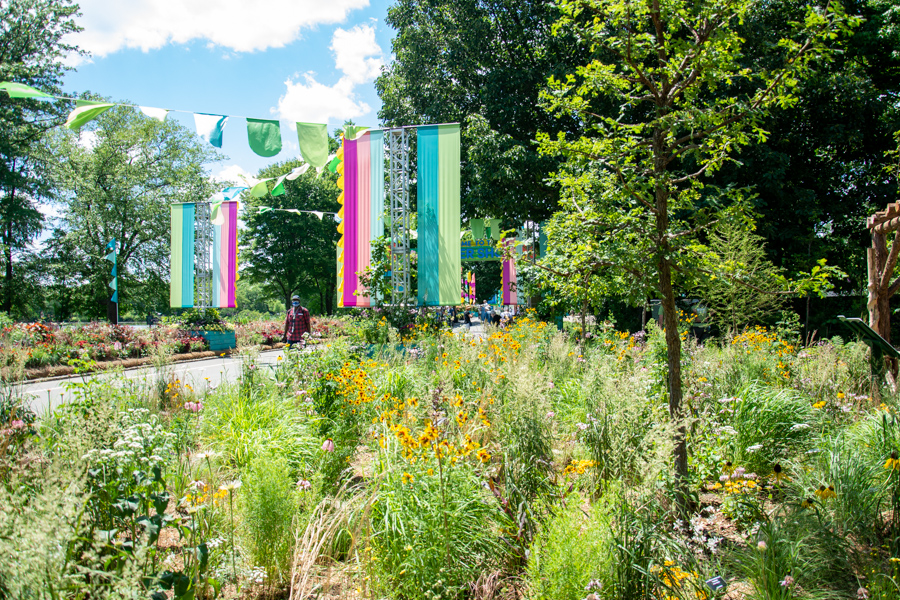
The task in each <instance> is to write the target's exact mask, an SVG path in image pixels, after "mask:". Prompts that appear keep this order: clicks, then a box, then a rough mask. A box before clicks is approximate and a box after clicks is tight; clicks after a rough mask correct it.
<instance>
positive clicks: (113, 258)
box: [103, 250, 116, 263]
mask: <svg viewBox="0 0 900 600" xmlns="http://www.w3.org/2000/svg"><path fill="white" fill-rule="evenodd" d="M103 258H105V259H106V260H108V261H109V262H113V263H114V262H116V251H115V250H113V251H112V252H110V253H109V254H107V255H106V256H104V257H103Z"/></svg>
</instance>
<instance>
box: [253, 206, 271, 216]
mask: <svg viewBox="0 0 900 600" xmlns="http://www.w3.org/2000/svg"><path fill="white" fill-rule="evenodd" d="M273 210H275V209H274V208H272V207H271V206H260V207H259V212H258V213H256V214H258V215H261V214H264V213H267V212H270V211H273Z"/></svg>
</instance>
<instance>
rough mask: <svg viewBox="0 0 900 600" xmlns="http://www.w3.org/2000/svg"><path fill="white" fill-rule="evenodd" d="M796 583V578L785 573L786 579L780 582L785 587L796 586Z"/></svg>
mask: <svg viewBox="0 0 900 600" xmlns="http://www.w3.org/2000/svg"><path fill="white" fill-rule="evenodd" d="M794 583H796V582H795V581H794V578H793V577H791V576H790V575H785V576H784V579H782V580H781V581H780V582H779V584H780V585H781V587H784V588H791V587H794Z"/></svg>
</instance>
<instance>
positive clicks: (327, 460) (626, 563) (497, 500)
mask: <svg viewBox="0 0 900 600" xmlns="http://www.w3.org/2000/svg"><path fill="white" fill-rule="evenodd" d="M377 323H378V324H379V325H378V327H380V328H382V329H384V328H385V327H387V329H385V331H387V332H388V340H387V341H388V342H389V343H384V344H378V345H373V344H366V343H365V338H366V336H367V335H368V333H367V332H369V330H370V329H371V328H370V327H367V326H359V323H358V322H357V327H356V329H354V328H353V327H349V326H348V330H349V331H355V334H354V335H350V336H345V337H340V338H331V339H329V340H327V341H326V342H325V343H323V344H321V345H319V346H317V347H315V349H313V350H310V349H306V350H300V349H296V348H295V349H289V350H287V351H286V352H285V353H284V355H283V358H282V359H281V360H279V361H277V364H276V365H275V366H274V367H271V368H269V367H265V368H263V367H259V366H258V365H257V362H256V356H257V354H256V352H257V351H256V350H255V349H254V348H253V347H245V348H243V349H242V351H241V356H242V360H243V365H244V367H243V374H242V375H241V377H240V379H239V380H238V381H236V382H234V383H231V384H223V385H221V386H219V387H218V388H216V389H206V390H202V391H198V390H194V389H193V388H192V387H191V386H190V385H189V384H186V383H182V382H181V381H178V380H168V382H167V384H166V385H165V386H158V387H156V388H152V389H147V388H141V387H137V385H136V384H135V385H134V386H133V387H130V385H131V384H128V383H126V384H122V385H115V384H111V383H90V382H88V383H86V384H82V385H80V386H79V387H78V388H77V389H76V390H75V396H76V398H75V400H73V401H72V402H69V403H67V404H64V405H63V406H61V407H60V408H58V409H57V410H56V411H55V412H54V413H53V414H47V415H41V416H40V417H38V416H36V415H34V414H32V413H30V412H28V411H27V410H25V409H24V408H23V407H22V406H21V404H20V403H18V402H17V397H16V394H15V391H14V389H13V388H8V389H7V391H6V392H5V396H4V399H3V405H2V406H3V412H2V414H0V422H2V424H3V425H2V432H0V453H2V454H0V457H2V461H0V475H2V481H3V485H2V486H0V506H2V507H3V510H2V511H0V532H2V535H0V590H2V594H3V596H4V597H11V598H25V597H30V598H51V597H71V598H88V597H91V598H93V597H102V598H119V597H122V598H125V597H127V598H160V599H161V598H179V599H180V598H216V597H221V598H262V597H282V598H396V599H412V598H428V599H433V600H437V599H463V598H478V599H487V598H498V599H499V598H504V599H505V598H510V599H511V598H533V599H553V600H557V599H569V598H571V599H573V600H582V599H584V598H591V599H598V598H603V599H610V600H612V599H621V598H626V599H632V598H633V599H638V598H664V599H684V600H687V599H691V600H695V599H704V598H779V599H781V598H785V599H786V598H896V597H898V596H900V587H898V586H900V458H898V456H900V455H898V452H900V420H898V413H897V410H898V407H897V398H896V397H895V396H893V395H891V394H890V393H889V391H888V390H884V393H883V394H882V395H881V397H880V398H879V399H877V400H876V399H873V398H872V397H870V395H869V394H870V378H869V371H868V362H867V349H866V347H865V346H864V345H862V344H861V343H858V342H855V341H851V340H844V339H839V338H834V339H832V340H822V341H819V342H816V343H814V344H811V345H806V346H804V345H801V344H800V342H799V340H798V339H797V337H796V334H795V333H794V332H792V331H791V330H789V329H783V328H782V329H778V328H776V329H767V328H762V327H755V328H751V329H748V330H745V331H744V332H742V333H739V334H737V335H733V336H731V337H730V338H726V339H723V340H709V341H707V342H705V343H699V342H698V341H697V339H696V338H695V337H693V336H692V335H690V334H689V325H690V319H683V324H684V327H685V331H684V340H685V346H684V353H683V356H682V360H683V364H684V365H685V367H684V368H685V373H686V377H685V382H686V393H685V398H686V402H687V404H688V407H687V417H686V421H685V422H684V423H683V424H680V423H673V422H672V421H671V420H670V418H669V414H668V411H667V408H666V397H665V394H666V391H665V390H666V386H665V379H664V378H665V341H664V334H663V332H662V331H661V330H659V329H658V328H656V327H655V326H653V325H651V326H650V327H649V328H648V329H647V330H646V331H642V332H639V333H637V334H630V333H627V332H621V331H616V330H615V328H614V327H606V328H600V329H599V330H598V331H595V332H592V335H590V336H583V337H582V338H581V339H576V338H574V337H573V336H571V335H568V334H567V333H565V332H560V331H557V328H556V327H555V326H553V325H548V324H546V323H544V322H541V321H539V320H537V319H536V318H535V317H534V316H532V315H529V316H524V317H520V318H519V319H518V320H516V321H515V322H514V323H512V324H510V325H508V326H507V327H506V328H504V329H496V328H488V329H487V331H486V334H485V335H484V336H483V337H479V336H470V335H467V333H466V332H465V330H464V329H462V330H457V331H455V332H454V331H452V330H450V329H449V328H447V327H444V328H440V327H435V326H434V324H433V323H432V322H430V321H428V320H423V321H422V322H421V323H420V324H418V325H412V326H410V327H408V328H406V329H405V332H404V335H403V339H400V338H399V337H398V334H397V332H396V331H395V330H391V329H390V327H389V326H386V325H385V323H384V322H383V321H378V322H377ZM159 375H160V377H164V375H165V371H164V369H162V370H161V371H160V373H159ZM123 386H124V387H123ZM680 425H684V426H685V427H686V431H687V435H688V447H689V466H690V474H691V481H690V492H691V502H690V506H689V507H687V510H683V509H681V508H679V506H678V505H677V504H676V502H675V499H674V497H673V492H672V490H673V477H674V476H673V472H672V466H671V455H672V447H673V444H674V443H675V441H674V440H675V435H676V431H677V429H678V427H679V426H680ZM716 578H721V579H716ZM717 582H721V586H719V584H718V583H717ZM717 586H718V587H717Z"/></svg>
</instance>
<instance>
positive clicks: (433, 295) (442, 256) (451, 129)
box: [417, 125, 460, 306]
mask: <svg viewBox="0 0 900 600" xmlns="http://www.w3.org/2000/svg"><path fill="white" fill-rule="evenodd" d="M417 130H418V161H419V167H418V196H417V198H418V221H419V229H418V233H419V305H425V306H448V305H457V304H459V301H460V297H459V292H458V290H457V281H458V280H459V276H460V253H459V233H460V225H459V214H460V212H459V125H426V126H422V127H418V128H417Z"/></svg>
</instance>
